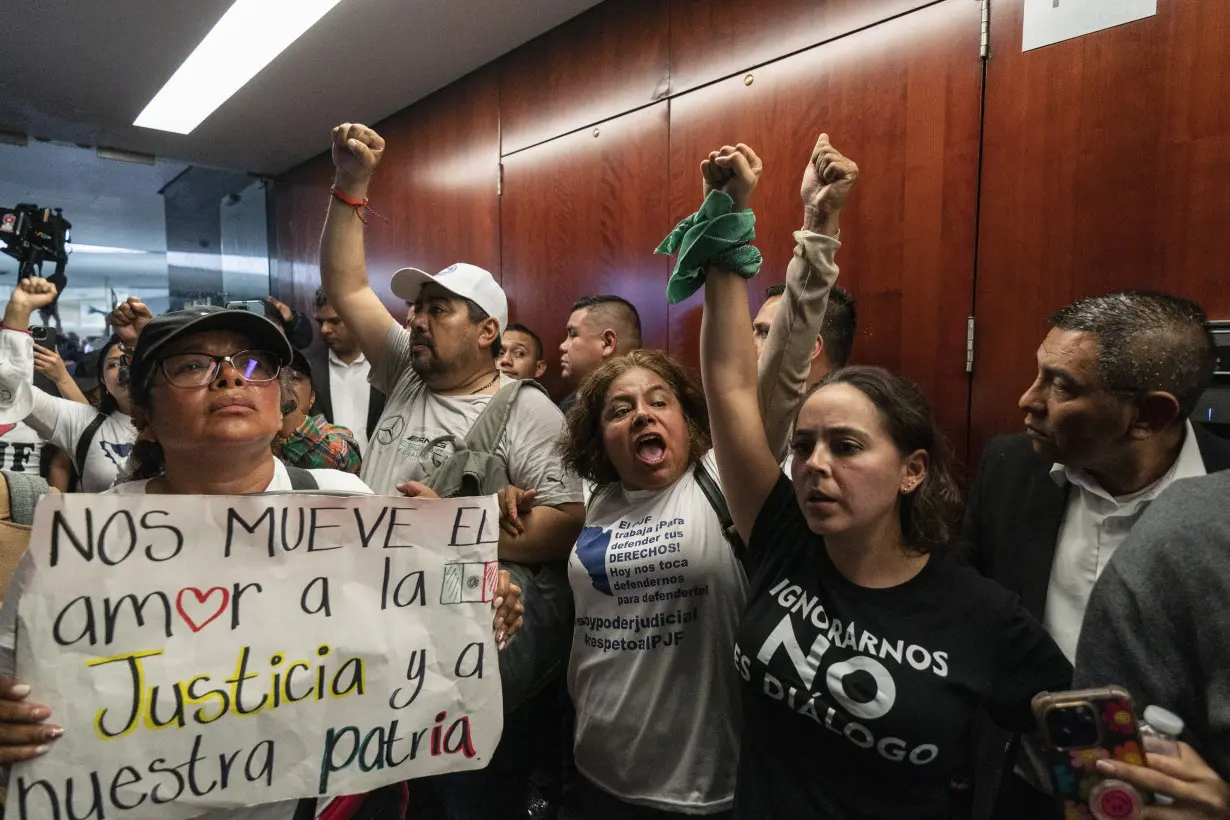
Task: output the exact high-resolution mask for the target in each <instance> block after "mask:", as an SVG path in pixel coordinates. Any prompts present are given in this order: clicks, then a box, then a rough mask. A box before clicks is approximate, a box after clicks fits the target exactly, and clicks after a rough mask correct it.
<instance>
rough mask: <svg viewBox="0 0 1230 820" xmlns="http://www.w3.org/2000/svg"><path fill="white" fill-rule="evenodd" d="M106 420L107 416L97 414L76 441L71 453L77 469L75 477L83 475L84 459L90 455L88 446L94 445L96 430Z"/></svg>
mask: <svg viewBox="0 0 1230 820" xmlns="http://www.w3.org/2000/svg"><path fill="white" fill-rule="evenodd" d="M106 420H107V416H106V415H105V414H103V413H99V414H98V415H97V416H95V417H94V420H93V421H91V422H90V424H89V426H88V427H86V428H85V432H83V433H82V434H81V438H79V439H77V448H76V449H75V450H74V451H73V456H74V458H76V463H75V464H74V465H73V466H74V467H76V468H77V475H79V476H84V475H85V459H86V456H88V455H89V454H90V445H91V444H93V443H94V436H96V435H98V428H99V427H102V425H103V422H104V421H106Z"/></svg>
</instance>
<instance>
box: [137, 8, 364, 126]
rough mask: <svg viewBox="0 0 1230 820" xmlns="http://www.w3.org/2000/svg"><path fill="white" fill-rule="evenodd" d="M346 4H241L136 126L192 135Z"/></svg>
mask: <svg viewBox="0 0 1230 820" xmlns="http://www.w3.org/2000/svg"><path fill="white" fill-rule="evenodd" d="M339 2H341V0H235V4H234V5H233V6H231V7H230V9H228V10H227V12H226V14H224V15H222V19H221V20H219V21H218V24H217V25H216V26H214V27H213V30H211V31H210V32H209V34H207V35H205V39H204V40H202V41H201V44H200V45H199V46H197V47H196V49H195V50H193V52H192V53H191V54H189V55H188V59H187V60H184V64H183V65H181V66H180V67H179V70H177V71H176V72H175V73H174V74H173V75H171V79H169V80H167V84H166V85H164V86H163V87H162V90H161V91H159V92H158V93H157V94H156V95H154V99H153V100H151V101H150V104H149V105H147V106H145V110H144V111H142V112H141V115H140V116H139V117H137V120H136V122H134V123H133V125H138V126H140V127H142V128H155V129H157V130H159V131H171V132H173V133H176V134H188V133H191V132H192V130H193V129H194V128H196V127H197V126H198V125H200V124H201V122H203V121H204V119H205V118H206V117H208V116H209V115H210V114H212V113H213V112H214V111H215V110H217V108H218V106H220V105H222V103H224V102H226V101H227V100H228V99H230V97H231V95H232V94H234V93H235V92H236V91H238V90H239V89H241V88H243V87H244V85H246V84H247V82H248V80H250V79H252V78H253V77H255V76H256V75H257V74H258V73H259V72H260V70H261V69H262V68H264V67H265V66H267V65H269V63H271V62H273V59H274V58H275V57H277V56H278V55H279V54H281V53H282V52H283V51H285V50H286V47H287V46H289V45H290V44H291V43H293V42H295V40H297V39H299V37H300V36H301V35H302V34H303V33H304V32H305V31H307V30H308V29H310V28H311V27H312V26H313V25H315V24H316V22H317V21H318V20H320V18H321V17H324V16H325V14H327V13H328V11H329V9H331V8H333V7H334V6H336V5H337V4H338V3H339Z"/></svg>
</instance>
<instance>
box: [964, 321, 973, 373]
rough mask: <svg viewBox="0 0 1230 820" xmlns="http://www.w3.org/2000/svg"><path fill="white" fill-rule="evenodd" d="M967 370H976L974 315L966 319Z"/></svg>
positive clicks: (969, 371) (970, 371) (968, 371)
mask: <svg viewBox="0 0 1230 820" xmlns="http://www.w3.org/2000/svg"><path fill="white" fill-rule="evenodd" d="M965 372H966V373H973V372H974V317H973V316H970V317H968V318H967V319H966V320H965Z"/></svg>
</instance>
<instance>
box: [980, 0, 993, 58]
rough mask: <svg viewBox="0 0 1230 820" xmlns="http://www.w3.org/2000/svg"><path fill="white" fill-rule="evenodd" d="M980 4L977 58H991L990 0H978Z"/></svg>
mask: <svg viewBox="0 0 1230 820" xmlns="http://www.w3.org/2000/svg"><path fill="white" fill-rule="evenodd" d="M979 2H981V3H982V23H981V26H982V29H981V33H980V35H979V40H978V56H980V57H982V59H984V60H986V59H990V57H991V0H979Z"/></svg>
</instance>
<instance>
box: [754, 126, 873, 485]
mask: <svg viewBox="0 0 1230 820" xmlns="http://www.w3.org/2000/svg"><path fill="white" fill-rule="evenodd" d="M856 179H858V166H857V165H855V164H854V162H852V161H851V160H849V159H847V158H846V157H844V156H842V154H841V152H839V151H838V150H837V149H835V148H834V147H833V146H832V144H831V143H830V142H829V137H828V134H821V135H820V137H819V139H817V140H816V145H815V147H814V148H813V149H812V152H811V159H810V160H809V161H808V163H807V168H806V169H805V170H804V171H803V188H802V194H803V229H802V230H800V231H796V232H795V234H794V241H795V248H794V257H793V258H792V259H791V260H790V266H789V267H788V268H787V269H786V291H785V293H783V294H782V301H781V305H780V306H779V307H778V312H777V319H776V320H775V321H774V322H773V325H772V327H771V328H770V330H769V336H768V338H767V339H766V340H765V345H764V352H763V354H762V355H761V357H760V362H759V376H758V379H759V384H758V387H759V395H760V413H761V415H762V416H763V417H764V425H765V435H766V436H768V439H769V447H770V449H771V450H772V451H773V455H774V457H775V458H777V460H778V462H779V463H780V462H781V461H782V460H783V459H785V457H786V452H787V451H788V450H789V446H790V432H791V426H792V425H793V423H794V417H795V414H796V413H797V412H798V409H799V404H800V403H801V402H802V400H803V396H804V395H805V394H806V391H807V379H808V376H809V375H810V374H811V362H812V359H813V358H814V356H815V355H816V344H817V343H816V338H817V337H818V336H819V334H820V330H821V327H822V326H823V324H824V313H825V309H826V308H827V307H828V301H829V290H830V289H831V288H832V287H833V283H834V282H836V281H837V265H836V263H835V262H834V261H833V258H834V255H835V254H836V253H837V249H838V248H840V247H841V243H840V242H838V241H837V235H838V227H839V225H838V220H839V217H840V215H841V210H842V208H844V207H845V204H846V198H847V197H848V196H849V194H850V189H851V188H852V187H853V186H854V181H855V180H856Z"/></svg>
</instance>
